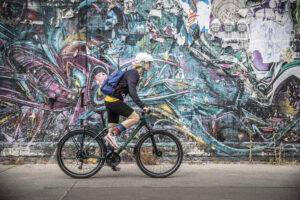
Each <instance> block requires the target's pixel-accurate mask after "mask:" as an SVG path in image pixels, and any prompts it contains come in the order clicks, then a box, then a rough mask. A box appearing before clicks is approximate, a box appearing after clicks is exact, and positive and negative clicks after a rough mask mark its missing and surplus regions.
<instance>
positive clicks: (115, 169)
mask: <svg viewBox="0 0 300 200" xmlns="http://www.w3.org/2000/svg"><path fill="white" fill-rule="evenodd" d="M111 169H112V170H113V171H115V172H117V171H120V170H121V168H120V167H116V166H114V167H111Z"/></svg>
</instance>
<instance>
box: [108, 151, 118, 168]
mask: <svg viewBox="0 0 300 200" xmlns="http://www.w3.org/2000/svg"><path fill="white" fill-rule="evenodd" d="M120 162H121V157H120V156H119V155H118V154H117V153H116V152H109V153H108V154H107V155H106V163H107V164H108V165H109V166H111V167H116V166H117V165H118V164H120Z"/></svg>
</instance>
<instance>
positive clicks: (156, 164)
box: [136, 132, 183, 178]
mask: <svg viewBox="0 0 300 200" xmlns="http://www.w3.org/2000/svg"><path fill="white" fill-rule="evenodd" d="M153 139H154V141H155V144H156V146H157V150H158V152H159V154H160V153H161V155H157V153H156V152H155V150H154V146H153V143H152V139H151V137H150V135H147V136H146V137H145V138H144V139H142V140H141V141H140V142H139V144H138V149H137V154H136V160H137V164H138V166H139V167H140V169H141V170H142V171H143V172H144V173H145V174H146V175H148V176H151V177H157V178H159V177H167V176H170V175H171V174H173V173H174V172H175V171H176V170H177V169H178V168H179V166H180V164H181V162H182V158H183V150H182V146H181V143H180V142H179V140H178V139H177V138H176V137H175V136H174V135H172V134H171V133H168V132H155V133H154V134H153Z"/></svg>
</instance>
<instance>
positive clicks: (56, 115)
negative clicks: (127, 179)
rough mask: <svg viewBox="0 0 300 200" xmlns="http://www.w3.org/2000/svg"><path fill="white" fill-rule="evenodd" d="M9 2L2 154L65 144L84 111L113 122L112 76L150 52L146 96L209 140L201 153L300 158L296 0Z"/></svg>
mask: <svg viewBox="0 0 300 200" xmlns="http://www.w3.org/2000/svg"><path fill="white" fill-rule="evenodd" d="M0 9H1V10H0V51H1V54H0V143H1V148H0V152H1V155H2V156H7V155H9V153H8V152H9V151H6V150H7V149H8V148H9V146H10V145H13V144H24V145H25V146H30V147H31V146H39V145H43V144H49V143H50V144H51V143H53V144H55V142H57V141H58V139H59V138H60V137H61V136H62V135H64V134H65V133H66V131H67V130H68V129H73V128H76V127H80V126H81V119H84V124H85V125H86V126H88V127H89V128H94V129H96V128H101V127H105V121H106V114H105V107H104V104H103V103H104V102H103V99H104V96H103V94H101V91H100V86H101V83H102V82H103V81H104V80H105V78H106V77H107V76H109V75H110V74H111V73H113V72H114V71H116V70H121V69H127V68H130V66H131V62H132V61H133V59H134V57H135V55H136V54H137V53H138V52H148V53H151V54H152V55H153V57H154V58H155V61H154V62H153V63H152V68H151V69H150V71H149V72H148V73H147V74H144V75H143V77H142V78H141V81H140V84H139V87H138V91H139V96H140V97H141V99H142V101H143V102H144V103H145V104H147V105H148V106H150V107H151V108H152V111H153V112H152V114H151V120H152V122H153V126H154V127H163V128H167V129H168V130H170V131H172V132H173V133H174V134H176V135H177V136H178V137H179V138H180V139H181V141H182V142H183V143H184V144H200V146H199V145H198V146H197V145H194V146H195V148H194V149H192V150H189V152H191V151H196V153H197V152H198V153H199V154H205V155H210V156H218V155H219V156H228V157H235V156H236V157H239V156H248V155H249V154H253V155H257V156H264V155H269V154H273V153H274V150H275V152H276V150H279V148H280V149H283V150H284V152H285V153H286V155H287V156H288V155H290V156H292V157H295V158H296V157H298V158H299V157H300V156H299V151H300V123H299V122H300V112H299V109H300V17H299V16H300V14H299V13H300V3H299V2H297V1H295V0H123V1H119V0H85V1H84V0H47V1H44V0H18V1H17V0H3V1H1V5H0ZM82 96H83V98H82ZM82 99H83V102H81V100H82ZM126 101H127V102H128V103H129V104H130V105H132V106H135V104H134V103H132V102H131V99H130V97H128V98H127V99H126ZM82 104H83V105H85V106H84V107H82V106H81V105H82ZM135 108H136V109H137V110H138V108H137V107H136V106H135ZM128 131H130V130H128ZM120 140H122V138H121V139H120ZM196 147H199V148H196ZM53 148H55V145H54V147H53ZM274 148H275V149H274ZM189 152H188V151H187V153H189Z"/></svg>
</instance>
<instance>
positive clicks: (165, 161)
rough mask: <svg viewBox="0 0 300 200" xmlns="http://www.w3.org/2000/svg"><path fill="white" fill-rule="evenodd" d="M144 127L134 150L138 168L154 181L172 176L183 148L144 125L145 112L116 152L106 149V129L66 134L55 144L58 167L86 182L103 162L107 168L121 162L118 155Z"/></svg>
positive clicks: (162, 132) (162, 131)
mask: <svg viewBox="0 0 300 200" xmlns="http://www.w3.org/2000/svg"><path fill="white" fill-rule="evenodd" d="M144 126H145V127H146V129H147V132H146V133H145V134H141V136H140V137H139V139H138V141H137V142H136V143H135V146H134V150H133V154H134V155H135V158H136V163H137V165H138V167H139V168H140V170H141V171H142V172H143V173H145V174H146V175H148V176H150V177H153V178H165V177H168V176H170V175H172V174H173V173H174V172H176V171H177V169H178V168H179V167H180V165H181V162H182V159H183V149H182V145H181V143H180V141H179V139H178V138H177V137H176V136H174V135H173V134H172V133H170V132H168V131H167V130H165V129H152V128H151V127H150V126H149V125H148V124H147V121H146V113H144V112H142V116H141V118H140V121H139V123H138V125H137V127H136V128H135V130H134V131H133V132H132V133H131V134H130V135H129V137H128V139H127V140H126V141H125V142H124V143H123V145H122V146H121V147H120V149H119V150H118V151H117V152H115V151H114V149H113V148H112V147H110V149H111V150H109V151H107V147H109V145H108V146H106V144H105V142H104V141H103V137H104V136H105V135H106V134H108V128H104V129H103V130H102V131H99V132H98V133H95V132H94V131H92V130H89V129H85V128H84V129H77V130H72V131H69V132H68V133H67V134H66V135H65V136H63V137H62V138H61V139H60V141H59V142H58V147H57V162H58V165H59V167H60V168H61V169H62V171H63V172H64V173H65V174H67V175H69V176H71V177H73V178H88V177H91V176H93V175H95V174H96V173H97V172H98V171H99V170H100V169H101V168H102V166H103V165H104V163H105V161H106V163H107V165H109V166H111V167H115V166H117V165H118V164H119V163H120V161H121V157H120V154H121V152H122V151H123V150H124V149H125V148H126V146H127V145H128V144H129V143H130V141H131V140H132V139H133V138H134V137H135V136H136V134H137V133H138V132H139V131H140V129H141V128H142V127H144ZM151 155H152V157H151Z"/></svg>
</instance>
